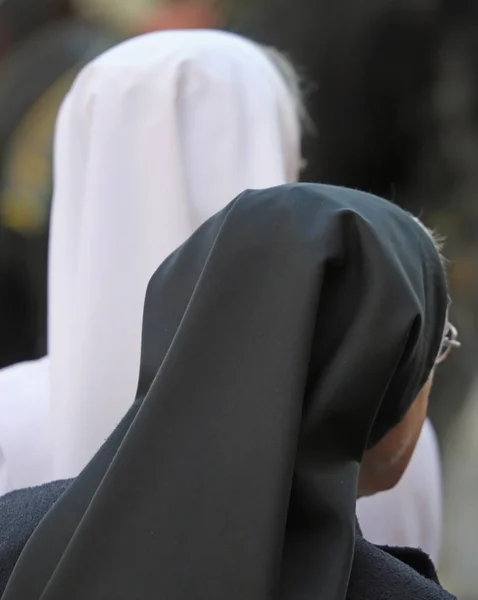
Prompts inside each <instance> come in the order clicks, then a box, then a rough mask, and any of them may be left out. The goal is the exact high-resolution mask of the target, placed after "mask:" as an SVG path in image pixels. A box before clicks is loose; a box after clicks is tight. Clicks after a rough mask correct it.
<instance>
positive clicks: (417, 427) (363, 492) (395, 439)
mask: <svg viewBox="0 0 478 600" xmlns="http://www.w3.org/2000/svg"><path fill="white" fill-rule="evenodd" d="M432 381H433V377H432V376H430V378H429V380H428V381H427V383H426V384H425V385H424V386H423V388H422V389H421V391H420V393H419V394H418V396H417V398H416V399H415V401H414V402H413V404H412V405H411V406H410V408H409V409H408V412H407V413H406V415H405V417H404V418H403V419H402V421H400V423H399V424H398V425H396V426H395V427H394V428H393V429H392V430H391V431H389V432H388V433H387V435H386V436H385V437H384V438H383V439H382V440H380V442H379V443H378V444H376V445H375V446H374V447H373V448H371V449H370V450H367V451H366V452H365V454H364V457H363V460H362V464H361V465H360V474H359V483H358V492H357V495H358V497H359V498H360V497H363V496H372V495H374V494H377V493H378V492H384V491H386V490H390V489H392V488H393V487H395V486H396V485H397V483H398V482H399V481H400V479H401V478H402V475H403V474H404V472H405V469H406V468H407V466H408V464H409V462H410V460H411V458H412V455H413V452H414V450H415V447H416V445H417V442H418V438H419V437H420V433H421V430H422V427H423V424H424V422H425V419H426V416H427V409H428V397H429V395H430V390H431V386H432Z"/></svg>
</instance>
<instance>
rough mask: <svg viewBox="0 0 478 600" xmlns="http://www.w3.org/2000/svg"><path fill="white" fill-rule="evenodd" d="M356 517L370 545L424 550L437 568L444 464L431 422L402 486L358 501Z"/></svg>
mask: <svg viewBox="0 0 478 600" xmlns="http://www.w3.org/2000/svg"><path fill="white" fill-rule="evenodd" d="M357 516H358V520H359V523H360V527H361V529H362V533H363V534H364V537H365V538H366V539H368V540H369V541H371V542H373V543H375V544H382V545H389V546H410V547H412V548H421V549H422V550H423V551H425V552H426V553H427V554H429V555H430V557H431V558H432V560H433V561H434V562H435V564H438V561H439V558H440V546H441V534H442V482H441V463H440V452H439V449H438V443H437V439H436V435H435V431H434V429H433V426H432V424H431V423H430V421H428V420H427V421H426V422H425V425H424V427H423V430H422V433H421V436H420V438H419V440H418V444H417V447H416V449H415V452H414V453H413V456H412V459H411V461H410V464H409V465H408V468H407V470H406V471H405V474H404V475H403V477H402V479H401V481H400V483H399V484H398V485H397V486H396V487H395V488H393V489H392V490H390V491H388V492H384V493H382V494H377V495H376V496H371V497H370V498H362V499H361V500H359V501H358V502H357Z"/></svg>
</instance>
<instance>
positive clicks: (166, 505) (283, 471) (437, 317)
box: [2, 184, 450, 600]
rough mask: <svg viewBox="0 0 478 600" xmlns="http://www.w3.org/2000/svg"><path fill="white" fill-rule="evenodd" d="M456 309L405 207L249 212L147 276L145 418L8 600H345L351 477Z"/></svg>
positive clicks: (245, 202) (240, 209) (71, 496)
mask: <svg viewBox="0 0 478 600" xmlns="http://www.w3.org/2000/svg"><path fill="white" fill-rule="evenodd" d="M447 305H448V296H447V288H446V282H445V275H444V272H443V268H442V264H441V258H440V256H439V254H438V252H437V250H436V248H435V245H434V243H433V242H432V240H431V238H430V237H429V235H428V234H427V233H426V232H425V230H424V229H423V228H422V227H421V226H420V225H419V224H417V223H416V222H415V221H414V220H413V219H412V218H411V217H410V215H408V214H406V213H404V212H403V211H402V210H401V209H399V208H398V207H396V206H394V205H392V204H390V203H388V202H386V201H384V200H381V199H380V198H377V197H374V196H370V195H368V194H364V193H361V192H357V191H353V190H346V189H342V188H334V187H330V186H321V185H312V184H309V185H289V186H281V187H278V188H272V189H268V190H262V191H248V192H244V193H243V194H241V195H240V196H239V197H238V198H236V200H234V201H233V202H231V203H230V204H229V205H228V206H227V207H226V208H225V209H224V210H222V211H221V212H219V213H218V214H217V215H215V216H214V217H212V218H211V219H210V220H209V221H207V222H206V223H205V224H204V225H203V226H202V227H200V228H199V229H198V231H197V232H196V233H195V234H194V235H193V236H191V238H190V239H189V240H188V241H187V242H185V244H183V245H182V246H181V247H180V248H179V249H178V250H177V251H176V252H174V253H173V254H172V255H171V256H170V257H169V258H168V259H167V260H166V261H165V262H164V263H163V264H162V265H161V266H160V267H159V269H158V270H157V271H156V273H155V274H154V275H153V277H152V279H151V282H150V284H149V288H148V292H147V297H146V302H145V312H144V324H143V346H142V357H141V367H140V381H139V389H138V394H137V397H136V400H135V401H134V403H133V405H132V407H131V409H130V411H129V412H128V413H127V415H126V416H125V417H124V419H123V421H122V422H121V423H120V424H119V426H118V427H117V428H116V430H115V431H114V432H113V434H112V435H111V437H110V438H109V440H107V442H106V443H105V445H104V446H103V447H102V448H101V449H100V451H99V452H98V453H97V455H96V456H95V457H94V458H93V460H92V461H91V462H90V463H89V464H88V465H87V466H86V468H85V469H84V470H83V472H82V473H81V474H80V475H79V476H78V477H77V478H76V479H75V481H74V482H73V483H72V484H71V485H70V486H69V488H68V489H67V490H66V492H65V493H64V494H63V495H62V497H61V498H60V499H59V501H58V502H57V503H56V504H55V506H54V507H53V508H52V509H51V510H50V512H49V513H48V515H47V516H46V517H45V518H44V519H43V521H42V522H41V523H40V525H39V527H38V528H37V529H36V530H35V532H34V534H33V536H32V537H31V539H30V543H29V544H28V545H27V547H26V548H25V550H24V552H23V553H22V555H21V557H20V559H19V561H18V563H17V568H16V569H15V571H14V573H13V575H12V577H11V578H10V580H9V584H8V587H7V590H6V591H5V593H4V597H3V598H2V600H39V598H41V599H42V600H65V598H68V600H85V599H88V600H113V599H114V600H131V599H132V598H141V599H143V598H144V599H150V598H165V599H167V600H190V599H191V598H194V599H195V600H224V599H226V598H227V600H243V599H244V598H247V600H269V599H270V598H278V599H280V600H299V599H302V598H320V600H344V599H345V598H346V597H347V590H348V588H349V579H350V573H351V569H352V563H353V561H354V555H355V504H356V494H357V480H358V473H359V464H360V462H361V461H362V457H363V453H364V451H365V450H366V449H367V448H368V447H370V446H371V445H374V444H375V443H376V442H378V441H379V440H380V439H382V438H383V436H384V435H385V434H386V433H387V432H388V431H390V430H391V429H392V428H393V427H394V426H395V425H397V424H398V423H399V422H400V421H401V419H402V418H403V416H404V415H405V413H406V412H407V411H408V409H409V407H410V406H411V404H412V403H413V401H414V400H415V398H416V396H417V394H418V392H419V390H420V389H421V388H422V387H423V385H424V383H425V382H426V381H427V379H428V378H429V375H430V372H431V370H432V368H433V366H434V364H435V361H436V358H437V356H438V354H439V351H440V348H441V345H442V342H443V331H444V326H445V321H446V316H447ZM105 401H107V399H105ZM392 562H393V561H392ZM399 565H400V563H399ZM397 569H398V567H397ZM373 572H375V569H372V573H373ZM394 572H395V573H396V577H397V581H395V580H394V579H390V578H388V579H385V580H384V581H383V584H384V586H386V587H387V589H388V586H389V585H391V584H395V583H397V585H398V584H399V581H401V576H400V575H399V573H398V571H394ZM412 573H413V572H412ZM409 578H410V573H408V571H407V572H406V573H405V579H404V580H403V581H401V583H402V584H403V585H402V587H401V588H400V589H399V590H398V591H397V593H396V594H395V597H396V598H397V599H400V600H402V598H403V597H404V594H405V595H406V594H407V592H409V589H407V581H408V579H409ZM415 589H416V590H418V594H417V596H416V597H417V600H420V598H422V599H426V600H429V599H430V600H432V599H433V600H441V599H442V598H450V596H449V595H447V594H446V593H445V592H442V590H441V589H440V588H439V587H438V586H437V585H436V584H435V585H433V586H431V585H429V583H428V582H427V581H426V580H424V581H422V580H421V579H419V578H417V582H416V588H415ZM430 590H432V592H430ZM430 593H432V595H430ZM399 594H402V595H401V596H400V595H399ZM407 598H408V596H407Z"/></svg>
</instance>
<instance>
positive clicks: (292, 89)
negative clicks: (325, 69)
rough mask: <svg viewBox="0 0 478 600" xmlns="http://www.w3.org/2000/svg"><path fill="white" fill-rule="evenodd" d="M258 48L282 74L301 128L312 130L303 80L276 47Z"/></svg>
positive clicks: (306, 130)
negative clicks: (305, 100)
mask: <svg viewBox="0 0 478 600" xmlns="http://www.w3.org/2000/svg"><path fill="white" fill-rule="evenodd" d="M260 48H261V50H262V51H263V52H264V54H265V55H266V56H267V58H268V59H269V60H270V61H271V63H272V64H273V65H274V66H275V68H276V69H277V71H278V72H279V73H280V75H281V76H282V79H283V80H284V83H285V85H286V88H287V90H288V92H289V94H290V96H291V98H292V101H293V103H294V106H295V109H296V111H297V115H298V117H299V122H300V124H301V127H302V129H303V130H304V131H305V132H312V131H313V129H314V124H313V122H312V119H311V117H310V115H309V113H308V111H307V108H306V106H305V102H304V94H303V80H302V78H301V76H300V75H299V73H298V72H297V70H296V69H295V68H294V66H293V63H292V61H291V60H290V59H289V58H288V57H287V56H286V55H285V54H283V53H282V52H280V51H279V50H277V48H273V47H272V46H262V45H261V46H260Z"/></svg>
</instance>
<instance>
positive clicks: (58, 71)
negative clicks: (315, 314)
mask: <svg viewBox="0 0 478 600" xmlns="http://www.w3.org/2000/svg"><path fill="white" fill-rule="evenodd" d="M172 7H175V12H172V11H171V8H172ZM178 7H179V8H180V9H181V10H182V11H183V13H182V15H183V16H182V20H181V23H180V24H179V25H177V24H176V21H175V16H174V15H176V16H177V15H178V14H181V13H178ZM185 18H186V21H187V25H186V26H190V27H222V28H225V29H229V30H232V31H235V32H238V33H241V34H244V35H246V36H248V37H252V38H253V39H255V40H257V41H259V42H261V43H266V44H270V45H273V46H276V47H278V48H279V49H280V50H282V51H284V52H285V53H287V54H288V56H289V57H290V58H291V59H292V61H293V63H294V65H295V66H296V68H297V69H298V71H299V73H300V75H301V78H302V82H303V90H304V97H305V100H306V104H307V107H308V110H309V113H310V116H311V118H312V120H313V121H314V123H315V128H314V131H309V132H308V134H307V135H306V138H305V140H304V153H305V158H306V161H307V167H306V170H305V172H304V176H303V179H304V180H312V181H321V182H326V183H334V184H339V185H346V186H350V187H356V188H360V189H363V190H366V191H371V192H373V193H376V194H379V195H382V196H385V197H387V198H389V199H391V200H393V201H395V202H397V203H398V204H399V205H401V206H402V207H404V208H406V209H408V210H411V211H412V212H414V213H415V214H417V215H418V216H420V217H421V218H422V219H423V220H425V222H426V223H427V225H429V226H432V227H434V228H436V229H437V230H438V231H439V233H440V234H442V235H443V236H444V237H445V238H446V250H445V254H446V257H447V259H448V273H449V281H450V289H451V293H452V296H453V308H452V320H453V322H454V324H456V326H457V327H458V329H459V332H460V339H461V341H462V343H463V347H462V350H461V351H460V352H455V353H452V355H451V358H450V360H449V361H447V362H446V363H445V364H444V365H443V367H440V371H439V373H438V374H437V379H436V383H435V386H434V391H433V398H432V405H431V408H430V410H431V418H432V421H433V423H434V425H435V428H436V429H437V432H438V436H439V439H440V444H441V449H442V453H443V457H444V485H445V538H444V550H443V560H442V564H441V574H442V578H443V581H444V584H445V585H446V586H448V587H449V588H450V589H451V590H452V591H453V592H454V593H455V594H456V595H457V596H459V597H460V599H461V600H472V598H476V597H478V568H477V567H476V562H477V561H476V556H478V509H477V508H476V506H477V504H476V501H477V499H478V468H477V464H476V460H475V457H478V377H476V373H477V369H476V367H475V364H476V363H475V360H476V357H477V352H478V304H477V301H478V277H477V273H478V2H475V1H474V0H381V1H380V2H377V1H376V0H360V2H354V3H351V2H349V1H348V0H295V1H294V2H292V1H291V0H0V367H2V366H7V365H9V364H13V363H15V362H19V361H23V360H29V359H33V358H38V357H40V356H43V355H44V354H45V353H46V270H47V248H48V221H49V211H50V202H51V195H52V163H51V159H52V142H53V129H54V123H55V118H56V113H57V111H58V108H59V106H60V103H61V101H62V99H63V97H64V95H65V94H66V92H67V91H68V89H69V87H70V85H71V83H72V81H73V79H74V77H75V75H76V74H77V72H78V71H79V70H80V69H81V68H82V67H83V65H84V64H85V63H87V62H88V61H90V60H91V59H92V58H93V57H95V56H96V55H98V54H99V53H101V52H102V51H104V50H105V49H107V48H108V47H110V46H112V45H114V44H115V43H117V42H118V41H120V40H121V39H125V38H127V37H130V36H133V35H137V34H139V33H143V32H147V31H152V30H155V29H164V28H174V27H177V26H181V27H184V26H185V25H184V23H185V22H186V21H184V19H185ZM188 19H189V21H188ZM372 335H373V333H372Z"/></svg>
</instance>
